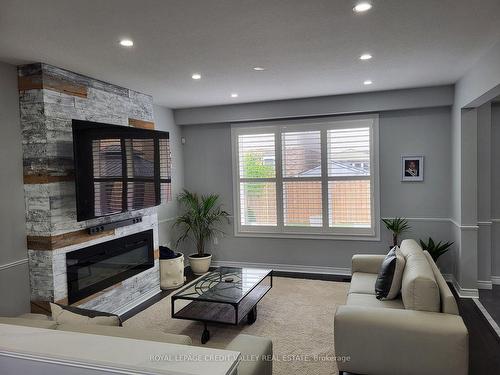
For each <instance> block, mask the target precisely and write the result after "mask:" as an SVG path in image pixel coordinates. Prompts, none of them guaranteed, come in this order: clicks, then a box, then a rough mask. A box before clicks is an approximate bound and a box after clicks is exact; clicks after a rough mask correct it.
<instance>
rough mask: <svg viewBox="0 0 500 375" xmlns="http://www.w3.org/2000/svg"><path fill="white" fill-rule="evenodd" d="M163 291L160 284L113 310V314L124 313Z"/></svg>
mask: <svg viewBox="0 0 500 375" xmlns="http://www.w3.org/2000/svg"><path fill="white" fill-rule="evenodd" d="M160 292H161V289H160V286H159V285H158V288H154V289H152V290H150V291H149V292H147V293H145V294H143V295H142V296H140V297H139V298H137V299H135V300H133V301H130V302H129V303H127V304H125V305H123V306H120V307H119V308H117V309H116V310H113V311H111V314H116V315H123V314H125V313H126V312H128V311H130V310H132V309H133V308H134V307H136V306H139V305H140V304H141V303H143V302H146V301H147V300H148V299H150V298H152V297H154V296H156V295H157V294H158V293H160Z"/></svg>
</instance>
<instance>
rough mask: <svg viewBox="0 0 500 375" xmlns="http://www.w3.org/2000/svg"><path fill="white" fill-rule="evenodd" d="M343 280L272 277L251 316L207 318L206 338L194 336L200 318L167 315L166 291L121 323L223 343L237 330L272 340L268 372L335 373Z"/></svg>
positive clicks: (199, 328) (283, 374)
mask: <svg viewBox="0 0 500 375" xmlns="http://www.w3.org/2000/svg"><path fill="white" fill-rule="evenodd" d="M348 289H349V284H348V283H343V282H333V281H319V280H306V279H295V278H284V277H275V278H274V280H273V288H272V289H271V290H270V291H269V292H268V294H267V295H266V296H265V297H264V298H263V299H262V300H261V301H260V302H259V305H258V317H257V321H256V322H255V323H254V324H253V325H246V324H243V323H242V324H241V325H239V326H228V325H217V324H210V325H209V330H210V341H209V342H208V343H207V344H205V345H202V344H201V342H200V338H201V333H202V331H203V324H202V323H198V322H191V321H187V320H178V319H172V318H170V302H171V301H170V298H169V297H166V298H164V299H163V300H161V301H160V302H158V303H156V304H154V305H153V306H151V307H149V308H148V309H146V310H144V311H142V312H140V313H139V314H137V315H135V316H133V317H132V318H130V319H128V320H127V321H125V323H124V326H126V327H134V328H144V329H153V330H162V331H165V332H169V333H176V334H182V335H187V336H189V337H191V338H192V340H193V344H194V345H198V346H205V347H212V348H218V349H223V348H225V346H226V345H227V344H228V343H229V342H230V341H231V340H232V339H233V338H234V337H235V336H236V335H238V334H240V333H245V334H249V335H256V336H264V337H269V338H270V339H272V341H273V351H274V353H273V356H274V362H273V374H274V375H291V374H302V375H305V374H311V375H312V374H314V375H323V374H324V375H327V374H336V373H337V366H336V363H335V361H334V354H335V350H334V341H333V317H334V314H335V310H336V309H337V306H339V305H342V304H344V303H345V301H346V299H347V291H348Z"/></svg>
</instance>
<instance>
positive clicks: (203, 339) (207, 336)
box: [201, 323, 210, 344]
mask: <svg viewBox="0 0 500 375" xmlns="http://www.w3.org/2000/svg"><path fill="white" fill-rule="evenodd" d="M208 340H210V331H209V330H208V329H207V323H204V328H203V333H202V334H201V343H202V344H206V343H207V342H208Z"/></svg>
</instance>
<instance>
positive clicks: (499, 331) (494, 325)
mask: <svg viewBox="0 0 500 375" xmlns="http://www.w3.org/2000/svg"><path fill="white" fill-rule="evenodd" d="M473 301H474V303H475V304H476V306H477V308H478V309H479V311H481V313H482V314H483V316H484V317H485V319H486V320H487V321H488V323H489V324H490V326H491V328H493V330H494V331H495V332H496V334H497V336H498V337H499V338H500V327H499V326H498V324H497V322H495V319H493V318H492V317H491V315H490V314H489V313H488V311H487V310H486V309H485V307H484V306H483V304H482V303H481V301H480V300H479V298H474V299H473Z"/></svg>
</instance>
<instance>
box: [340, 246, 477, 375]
mask: <svg viewBox="0 0 500 375" xmlns="http://www.w3.org/2000/svg"><path fill="white" fill-rule="evenodd" d="M401 252H402V253H403V256H404V257H405V260H406V265H405V269H404V271H403V280H402V288H401V295H400V296H399V298H398V299H395V300H388V301H379V300H378V299H377V298H375V281H376V279H377V275H378V271H379V268H380V265H381V263H382V261H383V260H384V257H385V256H384V255H355V256H354V257H353V259H352V282H351V286H350V290H349V295H348V298H347V303H346V305H344V306H340V307H339V308H338V310H337V312H336V314H335V323H334V329H335V350H336V355H337V356H345V357H346V358H347V359H348V360H346V361H343V362H338V363H337V365H338V368H339V371H340V373H341V374H342V373H343V372H344V371H347V372H350V373H356V374H370V375H378V374H380V375H392V374H394V375H401V374H405V375H413V374H426V375H432V374H436V375H437V374H439V375H447V374H449V375H465V374H467V373H468V362H469V361H468V332H467V328H466V327H465V325H464V322H463V320H462V318H461V317H460V315H459V312H458V307H457V304H456V301H455V298H454V296H453V294H452V292H451V290H450V288H449V287H448V285H447V284H446V282H445V280H444V278H443V275H442V274H441V272H440V271H439V269H438V268H437V266H436V264H435V263H434V261H433V260H432V257H431V256H430V255H429V253H427V252H426V251H423V250H422V248H421V247H420V246H419V245H418V244H417V243H416V242H415V241H414V240H404V241H403V242H402V244H401Z"/></svg>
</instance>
